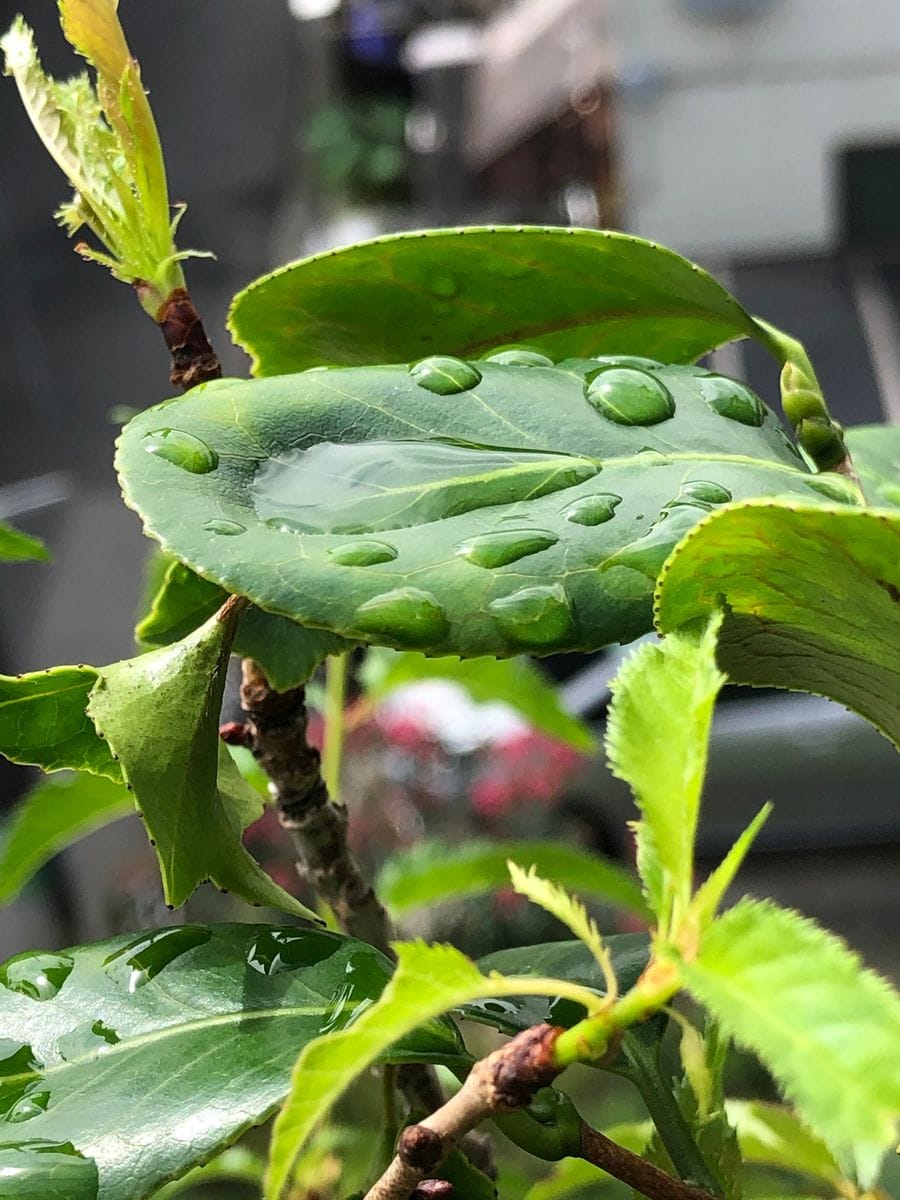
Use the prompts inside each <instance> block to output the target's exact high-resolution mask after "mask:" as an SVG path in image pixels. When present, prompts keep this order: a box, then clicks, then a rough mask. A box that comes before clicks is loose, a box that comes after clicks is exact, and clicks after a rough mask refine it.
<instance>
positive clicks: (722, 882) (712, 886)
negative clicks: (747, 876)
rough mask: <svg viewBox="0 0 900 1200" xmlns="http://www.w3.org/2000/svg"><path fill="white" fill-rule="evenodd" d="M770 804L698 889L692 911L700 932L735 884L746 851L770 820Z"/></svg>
mask: <svg viewBox="0 0 900 1200" xmlns="http://www.w3.org/2000/svg"><path fill="white" fill-rule="evenodd" d="M771 812H772V805H771V804H764V805H763V806H762V808H761V809H760V810H759V812H758V813H757V814H756V816H755V817H754V818H753V820H752V821H751V822H750V824H749V825H748V826H747V828H746V829H745V830H744V832H743V833H742V834H741V836H740V837H739V838H738V839H737V841H736V842H735V843H734V845H733V846H732V847H731V849H730V850H729V851H728V853H727V854H726V855H725V857H724V858H723V859H722V861H721V862H720V863H719V865H718V866H717V867H716V869H715V870H714V871H713V872H712V873H711V874H710V875H709V876H708V878H707V879H706V880H705V881H704V882H703V883H702V884H701V885H700V887H699V888H697V891H696V893H695V895H694V898H693V900H692V901H691V908H692V910H693V911H694V913H695V914H696V916H697V921H698V924H699V927H700V929H701V930H702V929H704V928H705V927H706V926H707V925H708V924H709V922H710V921H711V920H712V919H713V917H714V916H715V915H716V912H717V910H718V908H719V905H720V904H721V903H722V898H723V897H724V895H725V893H726V892H727V891H728V889H729V888H730V887H731V885H732V883H733V882H734V877H735V875H737V873H738V871H739V870H740V869H741V864H742V863H743V861H744V859H745V858H746V857H747V852H748V851H749V849H750V847H751V846H752V845H753V843H754V842H755V841H756V835H757V834H758V833H759V831H760V829H762V827H763V825H764V824H765V823H766V821H767V820H768V819H769V815H770V813H771Z"/></svg>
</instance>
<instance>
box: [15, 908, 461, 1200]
mask: <svg viewBox="0 0 900 1200" xmlns="http://www.w3.org/2000/svg"><path fill="white" fill-rule="evenodd" d="M51 959H52V960H53V961H52V962H51V961H50V960H51ZM390 973H391V965H390V963H389V962H388V960H387V959H386V958H385V957H384V955H382V954H380V953H379V952H378V951H377V950H375V949H373V948H372V947H371V946H366V945H364V944H363V943H361V942H356V941H353V940H352V939H350V938H343V937H340V936H338V935H336V934H331V933H325V932H323V931H319V930H303V929H298V928H279V927H271V926H263V925H221V926H200V925H182V926H171V927H168V928H163V929H159V930H156V931H153V932H149V933H146V934H141V935H126V936H120V937H116V938H112V939H110V940H108V941H105V942H100V943H97V944H95V945H92V946H85V947H81V948H77V949H74V950H70V951H67V952H65V953H63V954H59V955H54V956H50V955H33V956H21V957H19V958H18V959H13V960H11V961H10V962H8V963H7V964H5V965H4V966H3V967H2V968H0V979H2V980H3V981H4V982H5V984H6V986H0V1029H2V1031H3V1037H2V1039H0V1051H2V1059H0V1068H2V1070H0V1111H2V1113H3V1116H2V1118H0V1146H2V1145H5V1146H6V1147H9V1146H10V1145H13V1146H21V1147H23V1149H22V1150H20V1151H17V1152H16V1153H17V1154H18V1155H19V1156H22V1157H23V1156H24V1155H25V1154H26V1153H27V1152H28V1146H29V1144H30V1143H34V1142H35V1141H38V1142H45V1143H51V1144H56V1143H69V1145H70V1146H73V1147H74V1148H75V1149H76V1150H77V1151H79V1152H80V1153H82V1154H83V1155H85V1156H86V1157H87V1158H88V1159H92V1160H94V1162H95V1163H96V1169H97V1171H99V1191H98V1190H97V1187H96V1176H95V1187H94V1192H93V1197H97V1200H143V1197H146V1196H149V1195H152V1193H153V1192H154V1191H155V1190H156V1189H157V1188H159V1187H160V1186H161V1185H162V1184H164V1183H165V1182H166V1181H168V1180H169V1179H172V1178H177V1177H179V1176H180V1175H183V1174H184V1173H185V1172H186V1171H187V1170H189V1169H190V1168H191V1167H192V1166H194V1165H195V1164H197V1163H200V1162H204V1161H206V1160H208V1159H209V1158H211V1157H212V1156H213V1155H214V1154H215V1153H216V1152H217V1151H219V1150H220V1149H222V1148H223V1147H224V1146H227V1145H228V1144H229V1143H231V1142H233V1141H235V1140H236V1139H237V1137H238V1136H239V1135H240V1134H241V1133H242V1132H243V1131H244V1130H245V1129H246V1128H248V1127H249V1126H250V1125H255V1124H259V1123H260V1122H261V1121H263V1120H264V1119H265V1118H266V1117H268V1116H269V1115H270V1114H271V1113H272V1112H273V1111H274V1109H275V1108H276V1107H277V1105H278V1104H279V1103H280V1101H281V1099H282V1098H283V1096H284V1094H285V1092H286V1091H287V1087H288V1080H289V1077H290V1072H291V1067H292V1066H293V1063H294V1059H295V1058H296V1055H297V1051H298V1049H299V1048H300V1047H302V1046H303V1045H304V1044H305V1043H306V1042H308V1041H309V1040H310V1039H311V1038H314V1037H316V1036H317V1035H319V1034H320V1033H322V1032H323V1031H326V1030H339V1029H341V1028H343V1027H344V1026H345V1025H346V1024H347V1023H348V1022H349V1021H350V1020H351V1019H352V1018H354V1017H355V1016H358V1015H359V1014H360V1013H361V1012H363V1011H364V1010H365V1009H366V1007H368V1006H369V1005H371V1004H372V1003H373V1001H374V1000H375V999H376V998H377V997H378V996H379V995H380V993H381V991H382V989H383V988H384V986H385V984H386V982H387V980H388V978H389V977H390ZM389 1057H390V1058H391V1060H392V1061H427V1062H445V1063H453V1062H458V1061H459V1060H460V1058H464V1057H465V1053H464V1050H463V1048H462V1045H461V1042H460V1041H459V1038H458V1035H457V1034H456V1032H455V1030H454V1029H453V1028H452V1026H451V1025H449V1024H448V1023H446V1022H436V1021H431V1022H428V1021H427V1020H426V1021H423V1022H422V1027H421V1028H419V1029H418V1030H417V1031H416V1032H415V1033H412V1032H410V1033H409V1034H405V1035H404V1036H403V1038H402V1041H401V1042H400V1043H399V1044H398V1045H397V1046H396V1047H395V1048H394V1049H393V1050H392V1051H391V1052H390V1055H389ZM0 1153H3V1154H9V1153H12V1152H11V1151H8V1150H0ZM38 1165H40V1164H38ZM64 1165H65V1164H64ZM47 1166H48V1169H49V1168H50V1167H51V1166H52V1167H57V1166H58V1164H57V1163H56V1162H53V1163H48V1164H47ZM78 1169H81V1168H78ZM0 1178H2V1177H0ZM48 1182H52V1179H50V1177H49V1176H48ZM2 1194H3V1193H2V1192H0V1195H2ZM14 1194H15V1195H19V1193H18V1192H16V1193H14ZM22 1194H24V1195H28V1194H29V1193H27V1192H23V1193H22ZM33 1194H34V1195H35V1197H37V1196H38V1195H40V1196H42V1197H43V1196H46V1195H53V1196H54V1197H55V1195H56V1193H53V1192H52V1191H50V1190H49V1189H48V1191H47V1192H44V1193H42V1192H39V1191H37V1190H35V1192H34V1193H33ZM64 1194H65V1195H66V1200H80V1197H81V1193H80V1192H79V1191H77V1189H76V1188H75V1187H73V1189H72V1191H71V1193H70V1194H69V1193H64ZM88 1194H89V1193H87V1192H85V1196H86V1197H87V1195H88ZM62 1195H63V1193H60V1198H61V1196H62Z"/></svg>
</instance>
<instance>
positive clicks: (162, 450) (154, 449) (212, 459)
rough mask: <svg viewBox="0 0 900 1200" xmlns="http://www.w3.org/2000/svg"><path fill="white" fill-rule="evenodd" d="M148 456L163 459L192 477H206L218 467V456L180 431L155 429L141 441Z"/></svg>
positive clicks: (189, 434)
mask: <svg viewBox="0 0 900 1200" xmlns="http://www.w3.org/2000/svg"><path fill="white" fill-rule="evenodd" d="M143 447H144V449H145V450H146V451H147V453H148V454H155V455H156V457H157V458H164V459H165V460H166V462H170V463H172V464H173V465H174V466H176V467H183V468H184V470H185V471H190V472H191V474H192V475H206V474H208V473H209V472H210V471H214V470H215V469H216V467H217V466H218V465H219V456H218V454H216V452H215V450H213V449H212V447H211V446H207V444H206V442H201V441H200V439H199V438H198V437H194V435H193V434H192V433H185V432H184V431H183V430H181V429H157V430H155V431H154V432H153V433H148V434H147V435H146V436H145V437H144V439H143Z"/></svg>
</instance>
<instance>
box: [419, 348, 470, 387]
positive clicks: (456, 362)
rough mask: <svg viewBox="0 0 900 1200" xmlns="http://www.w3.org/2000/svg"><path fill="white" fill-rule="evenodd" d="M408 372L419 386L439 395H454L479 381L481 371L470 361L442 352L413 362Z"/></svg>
mask: <svg viewBox="0 0 900 1200" xmlns="http://www.w3.org/2000/svg"><path fill="white" fill-rule="evenodd" d="M409 373H410V375H411V376H412V377H413V379H414V380H415V381H416V383H417V384H418V385H419V387H421V388H425V390H426V391H428V392H436V393H437V395H439V396H455V395H457V394H458V393H459V392H467V391H469V389H470V388H473V387H476V386H477V385H478V384H479V383H481V372H480V371H479V370H478V369H477V368H476V367H473V366H472V364H471V363H467V362H463V360H462V359H461V358H450V357H449V356H448V355H443V354H433V355H432V356H431V357H430V358H423V359H422V361H421V362H417V363H413V365H412V366H411V367H410V368H409Z"/></svg>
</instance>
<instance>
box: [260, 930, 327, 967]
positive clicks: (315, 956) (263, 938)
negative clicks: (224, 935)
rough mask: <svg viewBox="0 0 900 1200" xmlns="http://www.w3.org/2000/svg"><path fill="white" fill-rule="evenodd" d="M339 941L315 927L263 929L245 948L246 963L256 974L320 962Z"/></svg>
mask: <svg viewBox="0 0 900 1200" xmlns="http://www.w3.org/2000/svg"><path fill="white" fill-rule="evenodd" d="M342 944H343V943H342V940H341V938H339V937H338V936H337V935H336V934H333V933H325V932H323V931H321V930H318V929H310V930H296V929H267V930H266V931H265V932H264V933H261V934H260V935H259V937H257V938H256V940H255V941H254V943H253V945H252V946H251V947H250V949H249V951H248V952H247V965H248V966H249V967H251V968H252V969H253V970H254V971H256V972H257V974H259V975H266V976H271V975H280V974H282V973H283V972H286V971H297V970H299V969H300V968H301V967H312V966H315V965H316V963H320V962H324V961H325V960H326V959H327V958H331V956H332V955H333V954H336V953H337V952H338V950H340V949H341V947H342Z"/></svg>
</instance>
